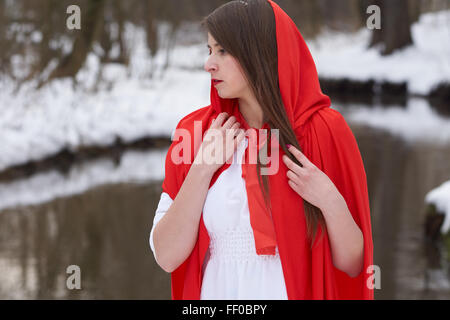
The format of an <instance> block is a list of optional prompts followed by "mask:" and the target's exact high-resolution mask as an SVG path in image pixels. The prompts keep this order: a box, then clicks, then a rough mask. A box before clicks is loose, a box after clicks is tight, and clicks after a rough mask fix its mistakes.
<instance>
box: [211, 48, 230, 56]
mask: <svg viewBox="0 0 450 320" xmlns="http://www.w3.org/2000/svg"><path fill="white" fill-rule="evenodd" d="M219 52H220V53H221V54H225V53H226V51H225V49H220V50H219ZM208 55H211V49H209V51H208Z"/></svg>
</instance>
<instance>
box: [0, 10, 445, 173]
mask: <svg viewBox="0 0 450 320" xmlns="http://www.w3.org/2000/svg"><path fill="white" fill-rule="evenodd" d="M449 20H450V11H445V12H438V13H433V14H426V15H423V16H422V17H421V19H420V21H419V22H418V23H416V24H415V25H414V26H413V36H414V41H415V43H416V45H415V46H414V47H411V48H408V49H405V50H403V51H401V52H398V53H396V54H394V55H392V56H390V57H385V58H383V57H381V56H379V55H378V54H377V52H376V50H375V49H373V50H366V49H365V46H366V44H367V42H368V40H369V36H370V34H369V31H368V30H365V29H364V30H362V31H361V32H358V33H356V34H350V35H348V34H347V35H345V34H337V33H333V34H331V33H329V32H325V33H324V34H323V35H321V36H319V37H318V38H317V39H316V40H314V41H311V42H309V43H308V44H309V46H310V48H311V51H312V54H313V57H314V59H315V61H316V63H317V67H318V71H319V74H320V75H321V76H326V77H333V78H341V77H347V78H352V79H364V80H366V79H369V78H375V79H377V80H381V79H387V80H390V81H408V83H409V85H410V90H411V92H413V93H427V92H429V91H430V90H431V88H432V87H433V86H434V85H435V84H437V83H439V82H442V81H444V80H449V77H450V67H449V57H450V42H449V41H448V39H449V33H450V31H449V24H448V21H449ZM159 32H161V33H164V32H167V27H166V26H165V25H164V24H161V28H160V31H159ZM192 34H193V32H187V33H186V35H191V36H192ZM186 35H185V36H180V37H179V39H182V40H183V42H184V44H185V45H178V46H176V47H175V49H174V50H173V51H172V52H171V53H170V60H169V61H170V65H169V67H168V68H167V69H166V70H165V71H164V68H163V66H164V64H165V61H166V60H165V59H166V54H167V53H166V50H160V51H159V52H158V53H157V55H156V56H155V57H154V58H153V59H152V58H151V57H150V55H149V52H148V49H147V48H146V46H145V33H144V31H143V30H142V29H140V28H137V27H134V26H132V25H127V33H126V39H127V41H128V42H129V43H131V44H132V45H131V50H130V52H131V63H130V66H129V68H125V67H124V66H122V65H117V64H108V65H106V66H105V67H104V68H103V71H102V74H101V78H102V79H103V81H102V82H99V81H97V80H98V77H97V71H98V70H99V60H98V58H97V56H96V55H95V54H90V55H89V57H88V59H87V61H86V64H85V66H84V67H83V69H82V70H81V71H80V72H79V73H78V75H77V82H78V83H79V86H78V87H74V86H73V84H72V81H71V80H69V79H59V80H55V81H53V82H51V83H50V84H49V85H47V86H45V87H43V88H41V89H40V90H35V89H33V85H34V83H27V84H25V85H23V86H22V87H21V88H20V89H19V90H18V91H17V92H16V91H15V90H14V89H15V87H14V83H13V82H12V81H11V80H9V79H7V78H5V77H2V76H0V136H1V137H2V148H1V150H0V171H1V170H4V169H6V168H7V167H10V166H12V165H18V164H23V163H26V162H28V161H31V160H39V159H42V158H45V157H48V156H50V155H53V154H55V153H57V152H59V151H60V150H62V149H64V148H68V149H70V150H75V149H76V148H78V147H80V146H93V145H100V146H102V145H109V144H111V143H113V142H114V141H115V139H116V137H120V138H121V139H122V140H123V141H125V142H128V141H133V140H136V139H139V138H142V137H147V136H155V135H165V136H167V137H170V135H171V133H172V131H173V129H174V128H175V126H176V124H177V123H178V121H179V120H180V119H181V118H182V117H183V116H185V115H187V114H188V113H190V112H192V111H194V110H196V109H199V108H201V107H204V106H207V105H209V94H210V76H209V74H208V73H207V72H205V71H204V70H203V69H202V67H203V64H204V62H205V59H206V58H207V56H208V50H207V48H206V37H205V41H204V42H201V41H200V42H199V41H198V39H200V38H201V37H197V38H196V39H197V41H192V40H189V39H190V37H188V36H186ZM194 38H195V37H194ZM163 39H164V38H163ZM446 40H447V41H446ZM190 42H191V43H194V44H189V43H190ZM180 43H181V42H180ZM96 50H97V51H98V49H96ZM16 60H20V59H16ZM19 62H20V61H19ZM152 72H153V77H150V76H149V75H150V74H151V73H152ZM96 84H98V88H97V89H98V90H97V91H92V90H91V89H92V88H93V87H94V86H95V85H96ZM424 113H425V114H426V115H427V116H428V117H429V121H430V122H432V123H433V124H434V125H427V126H425V125H426V123H421V125H423V128H424V129H425V130H427V132H426V134H429V135H436V134H439V135H442V136H443V137H447V136H448V135H449V134H448V129H445V128H444V127H445V126H446V125H447V123H448V122H445V121H444V120H439V118H437V117H435V116H434V115H431V114H430V112H429V111H427V110H426V108H425V107H424V106H423V105H421V104H420V103H414V104H413V106H412V107H411V109H407V110H406V111H401V110H397V109H393V110H390V111H389V110H384V111H381V110H377V109H374V110H366V111H361V112H359V113H357V115H356V116H355V119H358V120H360V121H366V122H368V123H370V124H372V125H375V126H380V127H389V128H391V129H392V130H394V131H399V134H402V135H404V136H405V137H407V136H412V137H416V135H414V131H412V130H409V129H408V125H407V121H410V122H412V123H415V122H418V121H419V120H420V121H422V120H423V119H422V118H421V117H422V116H423V114H424ZM376 119H378V122H376V121H375V120H376ZM436 123H438V126H437V127H436V126H435V124H436ZM443 128H444V129H443ZM422 134H423V132H422Z"/></svg>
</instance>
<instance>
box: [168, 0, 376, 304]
mask: <svg viewBox="0 0 450 320" xmlns="http://www.w3.org/2000/svg"><path fill="white" fill-rule="evenodd" d="M268 2H269V3H270V4H271V6H272V8H273V11H274V14H275V20H276V34H277V46H278V76H279V85H280V91H281V95H282V99H283V104H284V107H285V109H286V113H287V115H288V118H289V121H290V123H291V125H292V128H293V129H294V132H295V133H296V137H297V140H298V142H299V145H300V147H301V149H302V151H303V153H304V154H305V155H306V157H308V159H309V160H310V161H311V162H312V163H314V164H315V165H316V166H317V167H318V168H319V169H320V170H322V171H323V172H324V173H325V174H326V175H327V176H328V177H329V178H330V179H331V181H332V182H333V183H334V184H335V186H336V188H337V189H338V190H339V192H340V193H341V194H342V196H343V197H344V199H345V201H346V203H347V206H348V209H349V211H350V213H351V214H352V216H353V219H354V220H355V222H356V224H357V225H358V226H359V228H360V229H361V231H362V233H363V236H364V267H363V269H362V271H361V273H360V274H359V275H358V276H357V277H355V278H351V277H349V276H348V275H347V274H346V273H344V272H342V271H340V270H339V269H337V268H336V267H334V265H333V262H332V255H331V247H330V243H329V239H328V235H327V232H326V229H325V230H322V229H321V228H320V227H319V229H318V233H317V237H316V239H321V238H320V237H321V234H322V233H323V234H324V236H323V238H322V239H321V240H320V241H316V242H315V245H314V248H313V249H310V243H309V241H308V239H307V236H306V220H305V214H304V210H303V199H302V198H301V197H300V196H299V195H298V194H297V193H296V192H295V191H294V190H293V189H292V188H291V187H290V186H289V185H288V179H287V176H286V172H287V170H288V169H287V167H286V166H285V165H284V162H283V161H281V159H282V158H281V157H282V156H283V154H284V152H283V150H282V149H281V148H280V149H279V159H278V161H279V170H278V172H277V174H275V175H269V176H268V177H269V186H270V190H271V192H270V199H271V205H272V218H271V219H273V225H272V227H271V228H272V229H271V230H270V229H269V230H260V231H261V232H256V231H257V230H258V222H261V224H260V225H259V227H261V228H264V227H265V226H266V227H267V225H266V224H265V223H264V217H265V214H264V213H263V212H261V210H262V209H261V207H257V206H254V205H251V204H252V203H257V202H258V195H257V194H256V191H255V189H251V188H249V187H248V186H249V185H251V184H252V183H253V184H254V183H255V180H254V179H255V176H251V175H248V176H246V177H245V179H246V185H247V196H248V201H249V210H250V216H251V222H252V228H253V230H254V234H255V245H256V246H257V248H258V243H259V244H260V245H261V244H262V243H264V241H265V240H264V239H268V240H267V241H266V242H265V243H266V244H267V245H268V246H269V249H271V248H272V247H270V245H272V243H271V241H270V235H271V234H272V232H273V231H274V232H275V236H276V245H277V246H278V250H279V254H280V259H281V264H282V269H283V275H284V279H285V283H286V289H287V294H288V298H289V299H290V300H292V299H373V289H371V288H370V286H368V285H367V283H368V281H370V279H369V277H370V276H371V275H370V274H369V273H368V272H369V271H368V267H369V266H371V265H372V261H373V242H372V230H371V221H370V209H369V198H368V191H367V182H366V174H365V170H364V164H363V161H362V158H361V155H360V152H359V149H358V145H357V142H356V140H355V137H354V135H353V133H352V131H351V129H350V128H349V126H348V125H347V123H346V121H345V120H344V118H343V116H342V115H341V114H340V113H339V112H338V111H336V110H334V109H331V108H330V99H329V97H328V96H326V95H324V94H323V93H322V91H321V89H320V85H319V80H318V75H317V71H316V67H315V64H314V60H313V58H312V56H311V54H310V52H309V50H308V47H307V46H306V43H305V41H304V40H303V37H302V36H301V34H300V32H299V31H298V29H297V27H296V25H295V24H294V22H293V21H292V20H291V19H290V17H289V16H288V15H287V14H286V13H285V12H284V11H283V10H282V9H281V8H280V7H279V6H278V5H277V4H276V3H275V2H273V1H270V0H268ZM224 111H225V112H228V114H229V115H234V116H236V118H237V120H238V121H239V122H240V123H241V127H242V128H244V129H248V128H249V126H248V124H247V123H246V121H245V119H244V118H243V117H242V114H241V113H240V111H239V105H238V101H237V99H222V98H220V97H219V96H218V94H217V90H216V89H215V87H214V85H213V83H212V82H211V104H210V105H209V106H207V107H204V108H201V109H198V110H196V111H194V112H192V113H190V114H188V115H187V116H185V117H184V118H183V119H181V120H180V122H179V123H178V125H177V127H176V129H175V131H174V132H175V135H174V136H173V143H172V145H171V146H170V148H169V151H168V153H167V157H166V162H165V170H166V171H165V179H164V182H163V185H162V189H163V191H164V192H166V193H168V194H169V195H170V197H171V198H172V199H175V197H176V195H177V193H178V191H179V190H180V188H181V186H182V184H183V181H184V179H185V177H186V175H187V173H188V171H189V168H190V165H191V163H192V161H193V160H194V158H195V155H196V153H197V150H198V148H199V146H200V144H201V141H199V139H200V140H201V139H202V137H203V134H204V132H205V131H206V130H207V129H208V128H209V126H210V125H211V122H212V120H213V119H214V118H216V117H217V115H218V114H219V113H221V112H224ZM194 121H195V122H197V121H199V122H197V127H194ZM199 124H200V125H199ZM265 127H266V128H267V124H265ZM194 128H196V129H194ZM178 129H185V130H184V132H189V133H190V138H188V137H186V136H185V137H183V138H182V139H180V137H179V135H180V134H181V135H182V133H180V131H179V130H178ZM196 131H197V132H196ZM195 139H197V140H195ZM181 143H182V144H183V145H184V147H186V144H187V145H188V147H191V149H190V150H193V151H194V152H188V150H187V149H183V148H182V147H181V145H180V144H181ZM249 145H250V144H249ZM172 152H175V153H176V154H177V155H180V156H184V157H185V159H188V160H189V161H187V162H186V161H183V163H181V164H176V163H174V162H173V161H172V158H171V154H172ZM183 153H184V154H183ZM229 165H230V164H227V163H225V164H224V165H223V166H222V167H221V168H220V169H219V170H217V172H216V173H215V174H214V176H213V178H212V180H211V183H210V186H209V187H211V186H212V185H213V184H214V182H215V181H216V179H217V177H218V176H219V175H220V174H221V173H222V172H223V171H224V170H225V169H227V168H228V166H229ZM244 172H245V168H244V165H243V177H244V176H245V175H244ZM255 174H256V173H255ZM264 232H265V233H266V234H267V235H268V237H266V238H264ZM258 235H260V237H259V239H258ZM208 247H209V236H208V232H207V230H206V227H205V225H204V222H203V213H202V216H201V218H200V225H199V231H198V238H197V243H196V245H195V247H194V249H193V250H192V252H191V254H190V256H189V257H188V258H187V259H186V260H185V261H184V262H183V263H182V264H181V265H180V266H179V267H178V268H177V269H176V270H175V271H173V272H172V273H171V279H172V299H176V300H178V299H190V300H196V299H200V291H201V284H202V265H203V261H204V258H205V254H206V252H207V250H208ZM259 248H261V247H259ZM270 252H272V250H263V249H262V250H260V251H259V252H258V254H263V253H266V254H270Z"/></svg>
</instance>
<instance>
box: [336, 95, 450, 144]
mask: <svg viewBox="0 0 450 320" xmlns="http://www.w3.org/2000/svg"><path fill="white" fill-rule="evenodd" d="M345 107H346V110H345V111H342V112H341V113H344V112H345V114H346V116H345V117H346V120H347V121H349V122H355V123H360V124H366V125H369V126H371V127H374V128H378V129H381V130H386V131H388V132H390V133H392V134H393V135H396V136H398V137H401V138H402V139H404V140H405V141H406V142H408V143H414V142H418V141H420V142H425V143H432V144H448V143H450V119H449V118H444V117H442V116H440V115H439V114H438V113H437V112H436V111H434V110H433V109H432V108H431V107H430V105H429V104H428V102H427V101H426V100H424V99H421V98H411V99H408V102H407V105H406V107H402V106H395V105H392V106H386V105H377V104H375V105H374V106H372V107H368V106H365V105H358V104H348V105H346V106H345ZM338 111H340V110H339V108H338Z"/></svg>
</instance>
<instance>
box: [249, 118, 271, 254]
mask: <svg viewBox="0 0 450 320" xmlns="http://www.w3.org/2000/svg"><path fill="white" fill-rule="evenodd" d="M243 123H244V125H243V127H244V128H245V127H247V133H248V134H249V135H250V138H249V140H248V147H247V148H246V150H245V152H244V155H243V157H242V158H243V159H242V178H243V179H244V180H245V187H246V191H247V198H248V207H249V212H250V224H251V226H252V230H253V235H254V238H255V249H256V253H257V254H259V255H275V253H276V250H275V248H276V245H277V242H276V235H275V229H274V226H273V222H272V217H271V213H270V211H269V210H268V209H267V205H266V203H265V201H264V196H263V193H262V190H261V187H260V185H259V182H258V174H257V165H256V156H257V154H258V152H259V150H261V148H262V147H263V146H264V145H265V144H266V141H267V136H268V132H267V130H270V128H269V126H268V125H267V124H265V125H264V126H263V127H262V128H261V130H265V131H260V130H257V129H255V128H250V129H248V126H247V124H246V123H245V120H244V122H243Z"/></svg>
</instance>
